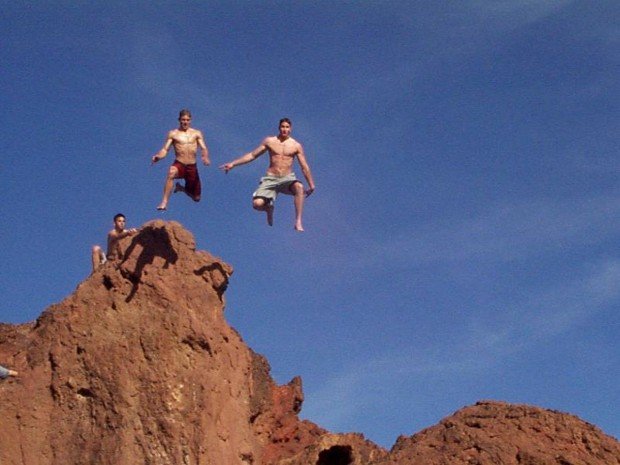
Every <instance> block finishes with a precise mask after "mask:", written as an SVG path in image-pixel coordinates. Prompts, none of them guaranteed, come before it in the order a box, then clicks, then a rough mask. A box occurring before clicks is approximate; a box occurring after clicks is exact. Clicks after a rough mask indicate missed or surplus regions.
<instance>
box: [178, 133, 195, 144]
mask: <svg viewBox="0 0 620 465" xmlns="http://www.w3.org/2000/svg"><path fill="white" fill-rule="evenodd" d="M172 140H173V142H174V145H188V144H189V145H196V143H197V141H198V134H197V133H195V132H183V131H177V132H176V133H174V134H173V136H172Z"/></svg>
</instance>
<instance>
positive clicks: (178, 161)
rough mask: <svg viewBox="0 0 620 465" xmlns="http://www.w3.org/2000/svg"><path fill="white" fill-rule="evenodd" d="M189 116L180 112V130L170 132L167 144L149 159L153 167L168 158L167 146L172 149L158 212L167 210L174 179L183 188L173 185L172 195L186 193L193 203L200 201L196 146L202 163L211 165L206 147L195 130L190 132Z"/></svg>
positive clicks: (186, 111)
mask: <svg viewBox="0 0 620 465" xmlns="http://www.w3.org/2000/svg"><path fill="white" fill-rule="evenodd" d="M191 121H192V114H191V113H190V111H189V110H181V112H180V113H179V128H178V129H173V130H172V131H170V132H169V133H168V137H167V138H166V142H165V143H164V146H163V147H162V149H161V150H160V151H159V152H157V153H156V154H155V155H153V157H152V158H151V161H152V162H153V163H157V162H158V161H159V160H161V159H162V158H164V157H165V156H166V155H168V150H170V146H171V145H172V146H174V153H175V157H176V158H175V160H174V163H173V164H172V166H171V167H170V169H169V170H168V175H167V177H166V183H165V184H164V197H163V199H162V201H161V203H160V204H159V206H158V207H157V209H158V210H166V208H168V199H169V198H170V194H171V193H172V185H173V184H174V180H175V179H179V178H183V179H185V185H181V183H178V182H177V184H176V187H175V188H174V192H179V191H180V192H185V193H186V194H187V195H189V196H190V197H191V198H192V200H194V202H198V201H199V200H200V193H201V185H200V177H199V176H198V168H197V167H196V152H197V151H198V146H200V148H201V149H202V162H203V163H204V164H205V165H209V164H211V161H209V150H208V149H207V146H206V144H205V140H204V137H203V135H202V132H200V131H199V130H197V129H193V128H190V127H189V125H190V123H191Z"/></svg>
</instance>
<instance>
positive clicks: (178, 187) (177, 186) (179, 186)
mask: <svg viewBox="0 0 620 465" xmlns="http://www.w3.org/2000/svg"><path fill="white" fill-rule="evenodd" d="M177 192H185V187H183V185H182V184H181V183H180V182H177V183H176V184H175V185H174V192H173V193H174V194H176V193H177Z"/></svg>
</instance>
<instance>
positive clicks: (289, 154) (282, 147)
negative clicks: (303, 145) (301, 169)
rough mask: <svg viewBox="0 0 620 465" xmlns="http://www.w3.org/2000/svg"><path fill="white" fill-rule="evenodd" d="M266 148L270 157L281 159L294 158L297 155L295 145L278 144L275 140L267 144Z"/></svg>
mask: <svg viewBox="0 0 620 465" xmlns="http://www.w3.org/2000/svg"><path fill="white" fill-rule="evenodd" d="M267 148H268V149H269V153H271V155H276V156H280V157H283V158H294V157H295V155H296V154H297V147H296V145H295V144H291V143H287V142H286V141H285V142H280V141H279V140H277V139H276V140H275V141H272V142H269V144H267Z"/></svg>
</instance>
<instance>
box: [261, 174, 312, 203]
mask: <svg viewBox="0 0 620 465" xmlns="http://www.w3.org/2000/svg"><path fill="white" fill-rule="evenodd" d="M296 182H301V181H299V180H297V177H296V176H295V173H291V174H287V175H285V176H263V177H262V178H260V182H259V184H258V188H257V189H256V190H255V191H254V194H253V195H252V198H257V197H258V198H263V199H265V200H267V201H268V202H269V203H273V202H274V201H275V200H276V197H277V196H278V194H279V193H286V194H291V186H292V185H293V184H295V183H296Z"/></svg>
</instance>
